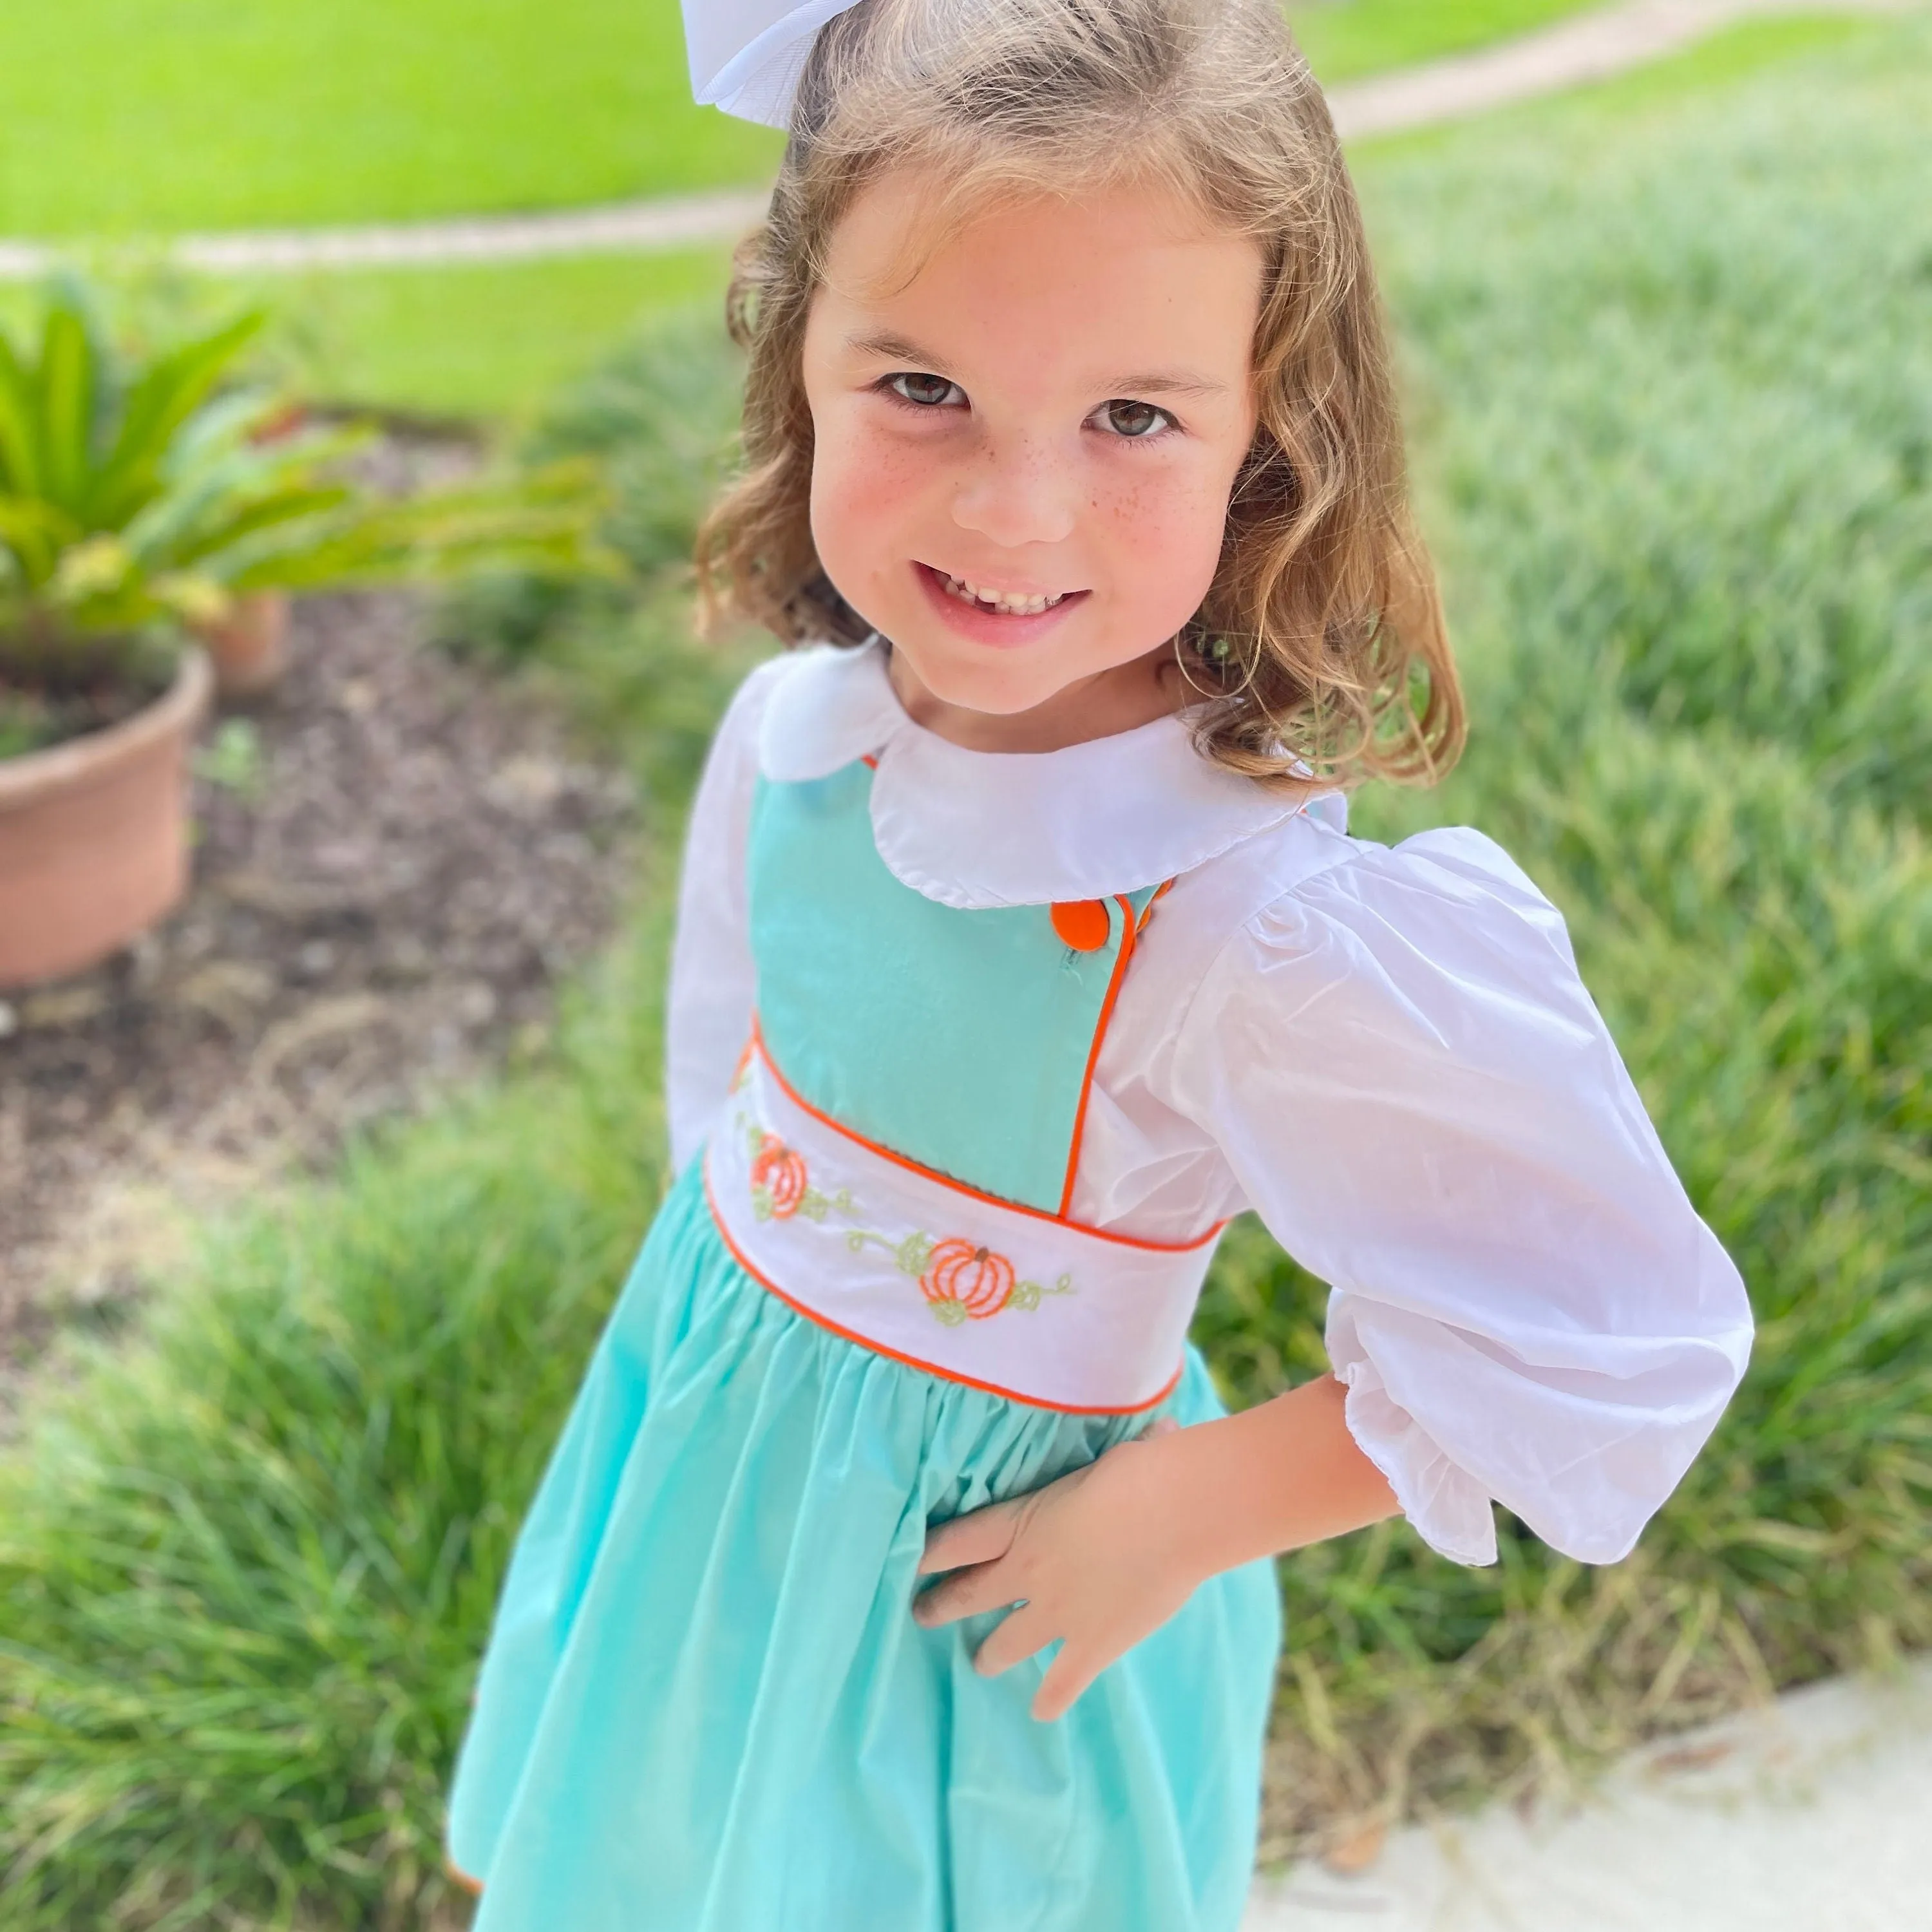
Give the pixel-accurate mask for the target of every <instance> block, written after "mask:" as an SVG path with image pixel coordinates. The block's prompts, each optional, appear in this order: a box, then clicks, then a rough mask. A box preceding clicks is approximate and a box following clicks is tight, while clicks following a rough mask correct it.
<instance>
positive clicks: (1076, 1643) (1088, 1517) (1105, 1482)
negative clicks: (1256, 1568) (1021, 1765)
mask: <svg viewBox="0 0 1932 1932" xmlns="http://www.w3.org/2000/svg"><path fill="white" fill-rule="evenodd" d="M1174 1431H1175V1424H1173V1423H1172V1422H1171V1421H1161V1422H1157V1423H1156V1424H1154V1427H1153V1428H1152V1429H1151V1430H1148V1432H1147V1433H1146V1434H1145V1436H1141V1437H1139V1439H1136V1440H1135V1441H1133V1442H1122V1443H1120V1444H1118V1445H1116V1446H1115V1448H1112V1449H1110V1450H1109V1451H1107V1452H1106V1454H1104V1455H1103V1456H1102V1457H1100V1458H1099V1459H1098V1460H1097V1461H1094V1462H1092V1463H1089V1464H1088V1466H1086V1468H1085V1469H1076V1470H1075V1471H1074V1472H1073V1474H1072V1475H1066V1476H1062V1477H1061V1478H1060V1480H1059V1481H1058V1482H1054V1483H1049V1484H1048V1485H1047V1486H1046V1488H1044V1489H1041V1490H1034V1491H1033V1492H1032V1493H1031V1495H1028V1496H1016V1497H1015V1498H1014V1499H1013V1500H1012V1501H1011V1502H1004V1503H995V1504H993V1505H991V1506H989V1508H986V1509H982V1510H976V1511H974V1512H973V1514H971V1516H962V1517H955V1518H954V1519H953V1521H952V1522H950V1523H942V1524H941V1526H939V1528H938V1529H935V1531H933V1532H932V1535H929V1537H928V1538H926V1554H925V1555H924V1556H923V1557H922V1558H921V1559H920V1561H919V1574H920V1575H921V1576H922V1577H928V1576H932V1575H934V1574H937V1573H938V1572H939V1571H950V1572H951V1573H952V1574H950V1576H948V1577H947V1578H946V1580H945V1581H944V1583H938V1584H935V1585H934V1586H933V1587H932V1589H929V1590H928V1591H926V1592H924V1593H923V1594H922V1595H920V1596H919V1597H917V1598H915V1599H914V1600H913V1619H914V1621H915V1622H918V1623H920V1624H922V1625H926V1627H927V1628H934V1627H935V1626H937V1625H941V1624H949V1623H952V1622H955V1621H956V1619H959V1618H961V1617H970V1616H976V1615H977V1614H978V1613H980V1612H981V1611H983V1610H1001V1609H1003V1608H1004V1607H1006V1606H1007V1604H1019V1606H1020V1607H1019V1609H1017V1610H1014V1611H1013V1612H1012V1613H1010V1615H1009V1616H1007V1618H1006V1619H1005V1620H1004V1622H1002V1623H1001V1625H999V1627H998V1628H997V1629H996V1630H995V1631H993V1633H992V1635H991V1636H990V1637H988V1638H987V1639H986V1642H985V1643H983V1644H981V1645H980V1649H979V1654H978V1655H977V1657H975V1658H974V1668H975V1669H976V1670H978V1671H979V1672H980V1674H981V1675H982V1676H987V1677H997V1676H998V1675H999V1674H1000V1673H1001V1671H1003V1670H1010V1669H1011V1668H1012V1667H1013V1665H1015V1664H1018V1663H1019V1662H1020V1661H1022V1659H1023V1658H1029V1657H1031V1656H1032V1655H1034V1653H1035V1652H1037V1651H1039V1650H1041V1649H1044V1648H1045V1647H1046V1646H1047V1645H1048V1644H1049V1643H1052V1642H1053V1640H1055V1638H1056V1637H1058V1639H1059V1640H1061V1651H1060V1655H1058V1657H1056V1658H1055V1659H1054V1660H1053V1662H1052V1664H1050V1665H1049V1667H1048V1668H1047V1673H1046V1677H1045V1678H1044V1679H1043V1680H1042V1682H1041V1684H1040V1689H1039V1691H1037V1693H1036V1694H1035V1695H1034V1700H1033V1714H1034V1716H1035V1717H1036V1718H1040V1719H1041V1720H1043V1721H1046V1720H1049V1719H1052V1718H1058V1717H1059V1716H1060V1715H1061V1714H1062V1713H1063V1712H1064V1711H1066V1710H1067V1708H1068V1707H1069V1706H1070V1705H1071V1704H1072V1703H1073V1701H1074V1700H1075V1699H1076V1698H1077V1697H1079V1695H1080V1694H1081V1692H1082V1691H1085V1689H1086V1688H1087V1687H1088V1685H1090V1684H1091V1683H1092V1682H1093V1681H1094V1679H1095V1678H1096V1677H1097V1676H1099V1675H1100V1673H1101V1672H1102V1671H1103V1670H1106V1667H1107V1666H1108V1665H1109V1664H1112V1662H1113V1661H1114V1660H1115V1658H1117V1657H1118V1656H1119V1655H1121V1653H1122V1652H1124V1651H1126V1650H1129V1649H1132V1648H1133V1646H1134V1645H1136V1644H1137V1643H1139V1642H1140V1640H1141V1639H1142V1637H1146V1636H1148V1634H1150V1633H1151V1632H1152V1631H1156V1630H1157V1629H1159V1628H1160V1626H1161V1625H1163V1624H1164V1623H1165V1622H1166V1621H1167V1620H1168V1619H1169V1617H1171V1616H1173V1615H1174V1613H1175V1611H1177V1610H1179V1609H1180V1608H1181V1605H1182V1604H1184V1603H1186V1602H1187V1599H1188V1598H1189V1597H1190V1595H1193V1592H1194V1589H1195V1586H1196V1585H1197V1584H1199V1583H1201V1582H1202V1581H1203V1580H1205V1578H1206V1577H1208V1576H1209V1575H1210V1574H1211V1571H1212V1566H1211V1565H1208V1563H1207V1562H1205V1558H1204V1556H1203V1555H1202V1553H1199V1552H1198V1551H1196V1550H1194V1549H1193V1547H1190V1545H1191V1541H1192V1539H1190V1538H1189V1537H1188V1536H1187V1535H1186V1534H1185V1533H1184V1529H1185V1524H1186V1522H1187V1511H1186V1509H1185V1507H1184V1504H1185V1498H1184V1496H1182V1495H1180V1494H1178V1493H1176V1485H1175V1481H1174V1478H1175V1475H1176V1473H1177V1472H1176V1471H1175V1469H1174V1467H1173V1466H1172V1463H1171V1462H1169V1460H1166V1459H1165V1458H1163V1454H1162V1443H1161V1440H1160V1439H1162V1438H1163V1437H1166V1436H1170V1435H1172V1433H1174Z"/></svg>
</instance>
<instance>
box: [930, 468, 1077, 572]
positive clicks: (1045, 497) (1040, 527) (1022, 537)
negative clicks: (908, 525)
mask: <svg viewBox="0 0 1932 1932" xmlns="http://www.w3.org/2000/svg"><path fill="white" fill-rule="evenodd" d="M1074 512H1075V501H1074V487H1073V478H1070V476H1068V475H1066V474H1065V472H1064V470H1063V469H1062V468H1061V466H1060V465H1059V464H1058V463H1056V462H1055V460H1054V458H1053V457H1052V455H1051V454H1050V453H1049V452H1047V451H1046V450H1043V449H1040V447H1039V446H1037V445H1030V446H1020V447H1019V448H1016V449H1009V450H999V449H989V450H987V451H985V452H983V453H982V455H980V458H979V460H978V461H977V463H975V465H974V468H973V469H972V471H971V473H970V474H969V475H967V476H965V478H962V480H961V482H960V484H959V488H958V489H957V490H956V491H955V492H954V493H953V521H954V522H955V523H957V524H958V525H959V527H960V528H961V529H966V530H971V531H972V532H974V534H975V535H978V536H983V537H984V538H986V540H987V541H989V543H996V544H1000V545H1001V547H1003V548H1017V547H1019V545H1020V544H1043V543H1061V542H1063V541H1065V539H1066V538H1068V537H1070V536H1071V535H1073V521H1074Z"/></svg>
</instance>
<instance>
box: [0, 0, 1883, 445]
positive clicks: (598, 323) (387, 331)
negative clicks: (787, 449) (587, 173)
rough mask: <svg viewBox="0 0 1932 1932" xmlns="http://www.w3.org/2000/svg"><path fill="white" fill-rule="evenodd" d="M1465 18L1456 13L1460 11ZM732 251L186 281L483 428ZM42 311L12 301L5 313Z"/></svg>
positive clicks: (1838, 21)
mask: <svg viewBox="0 0 1932 1932" xmlns="http://www.w3.org/2000/svg"><path fill="white" fill-rule="evenodd" d="M1450 11H1454V9H1451V10H1450ZM1870 31H1873V29H1872V26H1871V23H1869V22H1867V21H1863V20H1851V19H1846V18H1845V17H1843V16H1836V17H1834V16H1819V17H1805V16H1795V17H1787V18H1781V19H1775V20H1763V21H1754V22H1748V23H1744V24H1742V25H1740V26H1736V27H1735V28H1731V29H1730V30H1728V31H1726V32H1724V33H1722V34H1718V35H1716V36H1715V37H1713V38H1712V39H1711V40H1709V41H1707V42H1706V43H1704V44H1703V45H1702V46H1698V47H1696V48H1694V49H1690V50H1688V52H1685V53H1683V54H1681V55H1677V56H1675V57H1674V58H1671V59H1670V60H1667V61H1664V62H1660V63H1658V65H1656V66H1655V67H1654V68H1646V69H1645V70H1643V71H1640V72H1639V73H1637V74H1628V75H1625V76H1623V77H1620V78H1619V79H1618V80H1614V81H1611V82H1609V83H1605V84H1604V85H1602V86H1599V87H1596V88H1593V89H1586V90H1584V91H1583V92H1581V93H1580V94H1577V95H1570V96H1567V97H1565V98H1564V99H1563V100H1562V101H1559V102H1541V103H1535V104H1529V105H1526V106H1524V107H1520V108H1517V109H1514V110H1511V111H1510V113H1508V114H1507V115H1499V116H1497V117H1495V119H1496V124H1497V125H1498V126H1499V127H1504V126H1509V127H1520V128H1521V129H1522V130H1523V133H1522V136H1521V138H1523V139H1526V140H1529V139H1535V138H1538V136H1536V135H1535V133H1534V132H1533V130H1536V129H1539V128H1541V127H1544V126H1545V125H1547V124H1550V117H1551V116H1553V115H1555V116H1557V117H1559V118H1561V117H1564V116H1567V115H1571V114H1572V113H1576V112H1578V111H1582V112H1586V113H1611V114H1614V115H1618V116H1619V117H1627V116H1628V115H1631V114H1633V113H1639V112H1641V111H1643V110H1644V109H1645V108H1646V107H1647V106H1650V105H1658V106H1661V107H1669V105H1670V104H1671V103H1672V102H1673V101H1679V100H1681V99H1682V97H1683V96H1684V95H1686V94H1687V93H1689V92H1695V91H1697V90H1701V89H1704V88H1706V87H1709V86H1715V85H1718V84H1720V83H1724V82H1726V81H1727V80H1735V79H1736V78H1739V77H1741V76H1742V75H1745V74H1750V73H1752V72H1754V71H1757V70H1758V69H1759V68H1763V67H1766V66H1769V65H1775V64H1777V63H1778V62H1783V61H1787V60H1797V59H1801V58H1809V57H1811V56H1812V55H1817V54H1818V53H1820V52H1823V51H1825V50H1826V49H1829V47H1831V46H1834V45H1836V44H1838V43H1840V42H1841V41H1843V40H1847V39H1851V38H1855V37H1858V36H1861V35H1862V34H1866V33H1867V32H1870ZM1456 138H1457V136H1456V134H1455V133H1454V130H1444V129H1435V130H1427V131H1425V132H1423V133H1418V134H1414V135H1407V136H1398V137H1395V138H1394V139H1392V140H1388V141H1383V142H1373V143H1368V144H1365V145H1364V147H1363V148H1361V150H1360V151H1359V152H1360V154H1361V157H1362V162H1363V165H1364V166H1369V167H1370V168H1371V169H1373V166H1374V165H1375V162H1374V159H1373V157H1375V156H1376V155H1378V154H1394V153H1396V152H1400V151H1412V150H1423V149H1427V151H1435V150H1436V148H1439V146H1440V145H1442V143H1443V142H1448V141H1453V140H1454V139H1456ZM728 266H729V259H728V253H727V251H726V250H725V249H724V248H722V247H718V248H709V249H690V250H685V251H678V252H676V253H673V254H663V255H631V256H623V255H613V256H601V257H582V258H580V259H575V260H549V261H541V262H531V263H505V264H500V265H493V266H487V267H478V266H457V267H452V268H448V269H359V270H353V271H332V272H326V273H325V272H317V273H315V274H311V275H305V276H301V277H294V276H275V277H263V278H259V279H257V280H255V281H215V280H211V279H206V278H186V280H185V281H184V284H183V286H184V287H186V288H187V289H189V290H191V291H192V293H193V300H194V304H195V305H196V307H197V308H199V309H200V310H203V311H205V310H206V309H208V308H218V307H220V305H223V304H224V303H232V302H242V301H248V300H259V301H260V302H264V303H266V304H267V305H269V306H270V307H271V308H273V309H274V310H275V311H276V312H277V313H278V315H279V317H281V330H280V337H281V343H282V344H283V345H284V349H285V350H286V351H287V366H288V368H289V370H290V374H291V376H292V377H293V379H294V380H297V381H298V382H299V383H301V385H302V386H303V387H304V388H305V389H309V390H311V391H312V392H318V393H320V394H322V395H325V396H326V397H328V398H330V399H332V400H333V401H344V402H350V403H354V404H365V405H374V406H376V407H382V408H385V409H392V410H401V411H404V412H413V413H422V414H428V415H435V416H469V417H473V418H476V419H480V420H484V421H498V422H504V421H507V422H515V421H517V420H520V419H526V418H527V417H528V416H529V415H530V413H532V411H533V410H535V408H536V407H537V406H538V404H540V403H541V401H543V399H544V397H546V396H547V395H548V394H549V393H550V392H551V391H552V390H553V389H554V387H555V386H556V384H557V383H559V382H561V381H563V380H567V379H568V378H569V377H571V376H573V375H575V374H578V373H580V371H583V370H584V369H586V368H589V366H590V365H592V363H594V362H595V361H596V360H597V359H598V357H600V356H602V355H604V353H607V350H608V349H609V348H610V344H612V343H613V341H616V340H617V339H618V338H619V336H620V335H622V332H624V330H625V328H626V326H628V324H629V323H631V321H632V320H634V319H635V318H636V317H638V316H640V315H642V314H652V313H660V312H663V311H667V310H670V309H675V308H684V307H686V306H696V307H700V308H703V307H715V305H716V304H717V303H718V302H720V301H721V299H722V296H723V293H724V281H725V277H726V274H727V270H728ZM27 306H28V298H27V296H26V293H25V292H24V291H22V290H17V289H14V290H8V289H6V288H5V287H0V314H7V313H10V312H13V313H18V312H20V311H22V310H23V309H24V308H26V307H27Z"/></svg>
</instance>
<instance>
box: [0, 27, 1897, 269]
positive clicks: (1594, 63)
mask: <svg viewBox="0 0 1932 1932" xmlns="http://www.w3.org/2000/svg"><path fill="white" fill-rule="evenodd" d="M1904 4H1908V0H1622V4H1621V5H1613V6H1608V7H1603V8H1601V9H1600V10H1595V11H1592V12H1591V13H1584V14H1580V15H1577V16H1576V17H1573V18H1572V19H1570V20H1564V21H1561V22H1559V23H1558V24H1557V25H1556V26H1553V27H1550V28H1545V29H1544V31H1541V32H1540V33H1535V34H1526V35H1525V36H1524V37H1523V38H1522V39H1520V40H1510V41H1506V42H1505V43H1503V44H1502V45H1501V46H1494V47H1490V48H1487V49H1484V50H1483V51H1482V52H1478V53H1473V54H1466V55H1460V56H1459V57H1458V58H1455V59H1452V60H1444V61H1437V62H1432V63H1430V65H1427V66H1424V67H1417V68H1408V69H1405V70H1403V71H1400V72H1397V73H1394V74H1382V75H1378V76H1376V77H1375V78H1373V80H1363V81H1357V82H1354V83H1349V84H1346V85H1344V86H1338V87H1334V88H1331V89H1330V90H1329V93H1328V104H1329V106H1330V107H1331V110H1333V111H1334V116H1335V121H1336V124H1337V127H1340V130H1342V133H1343V135H1344V136H1347V137H1349V138H1355V137H1358V136H1363V135H1368V134H1387V133H1396V132H1398V131H1400V130H1403V129H1405V128H1410V127H1427V126H1429V125H1430V124H1433V123H1435V122H1438V121H1447V120H1453V119H1455V118H1458V117H1460V116H1462V115H1469V114H1477V113H1482V112H1484V110H1487V109H1489V108H1493V107H1502V106H1503V105H1505V104H1506V103H1508V102H1510V101H1523V100H1527V99H1528V98H1530V97H1531V96H1532V95H1538V94H1547V93H1550V92H1554V91H1556V89H1560V88H1565V87H1574V86H1578V85H1580V84H1581V83H1584V82H1587V81H1592V80H1601V79H1603V78H1604V77H1605V76H1607V75H1609V74H1618V73H1621V72H1622V71H1624V70H1625V68H1632V67H1636V66H1639V65H1642V64H1643V62H1646V61H1652V60H1655V59H1657V58H1658V57H1659V56H1660V55H1664V54H1667V53H1670V52H1673V51H1675V50H1676V49H1678V48H1680V47H1682V46H1688V45H1689V44H1690V43H1691V42H1693V41H1694V40H1698V39H1700V38H1701V37H1703V36H1704V35H1706V34H1709V33H1711V32H1712V31H1714V30H1715V29H1716V28H1719V27H1721V26H1727V25H1728V24H1729V23H1731V22H1732V21H1733V20H1740V19H1742V18H1744V17H1746V16H1748V15H1755V14H1763V13H1819V12H1823V11H1826V10H1852V9H1855V10H1866V11H1888V10H1894V9H1896V8H1897V7H1899V6H1900V5H1904ZM764 199H765V197H764V194H763V191H762V190H755V189H748V190H730V191H724V192H719V193H711V194H700V195H690V196H680V197H678V198H676V199H659V200H652V201H634V202H617V203H614V204H612V205H609V206H606V207H602V208H565V209H560V210H558V211H556V212H554V213H551V214H505V215H484V216H478V217H474V218H472V219H468V220H455V221H421V222H408V223H394V224H391V225H386V226H368V227H356V228H311V229H280V230H276V229H263V230H257V231H254V232H244V231H236V232H234V233H228V234H219V235H184V236H178V237H176V238H175V239H174V240H173V241H172V242H149V243H147V244H145V245H139V246H136V247H133V248H128V249H127V250H125V251H113V252H120V253H125V254H129V255H132V256H135V257H145V258H148V259H151V258H152V257H154V255H155V254H157V252H158V253H160V254H163V255H165V256H166V257H167V258H168V259H169V260H172V261H175V262H177V263H180V264H181V266H184V267H187V268H190V269H202V270H208V271H212V272H217V273H224V274H232V273H237V272H239V273H271V274H272V273H277V272H284V271H287V270H290V269H366V268H394V267H401V266H437V265H440V264H443V263H463V262H527V261H534V260H538V259H540V258H541V257H545V256H556V255H591V254H631V253H639V252H643V251H650V250H654V249H662V248H679V247H682V246H685V245H690V244H692V243H702V242H726V241H730V240H732V239H734V238H735V237H736V236H739V234H742V233H743V232H744V230H745V229H747V228H748V227H749V226H751V224H752V223H754V221H756V220H757V219H758V217H759V216H760V214H763V211H764ZM61 253H62V249H61V248H59V247H58V246H49V245H45V244H42V243H38V242H17V241H16V242H9V241H6V240H4V239H0V281H5V280H9V279H11V280H20V279H22V278H28V277H32V276H35V275H40V274H43V273H44V272H45V271H46V269H47V268H48V266H49V264H50V263H52V261H53V260H55V259H56V258H57V257H58V256H59V255H60V254H61Z"/></svg>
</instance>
